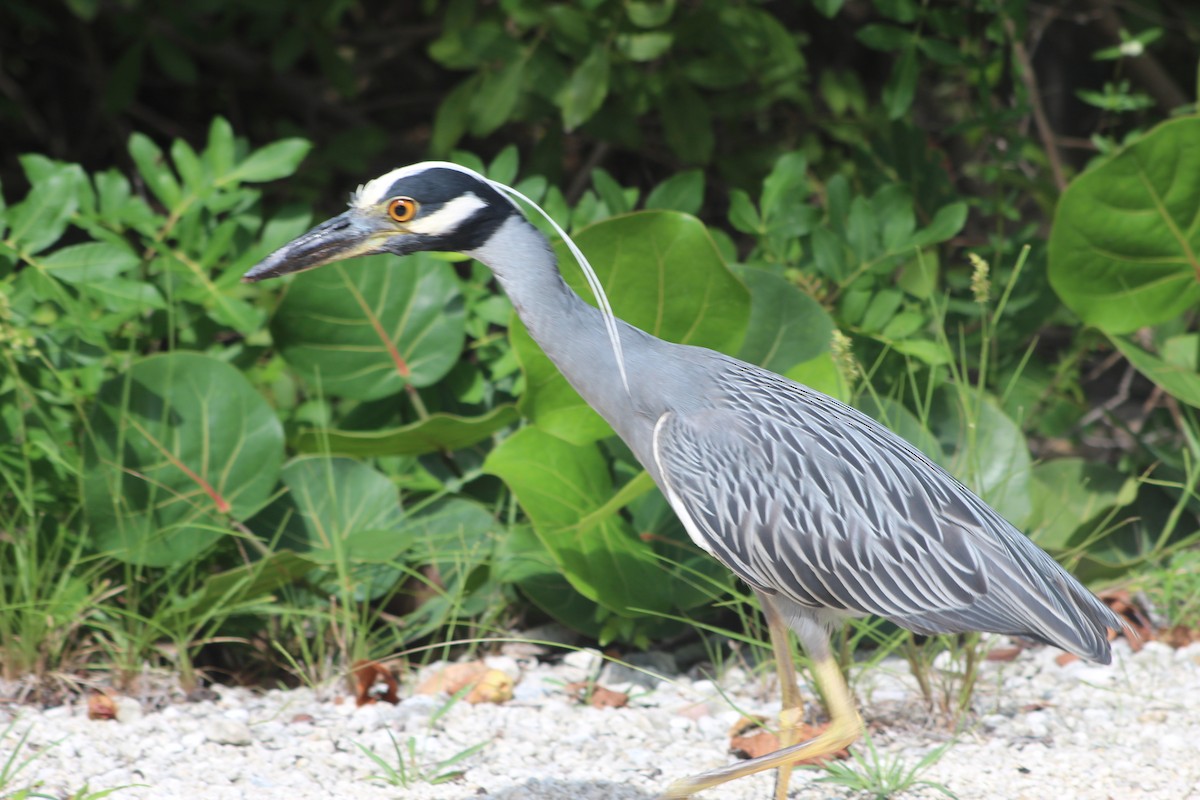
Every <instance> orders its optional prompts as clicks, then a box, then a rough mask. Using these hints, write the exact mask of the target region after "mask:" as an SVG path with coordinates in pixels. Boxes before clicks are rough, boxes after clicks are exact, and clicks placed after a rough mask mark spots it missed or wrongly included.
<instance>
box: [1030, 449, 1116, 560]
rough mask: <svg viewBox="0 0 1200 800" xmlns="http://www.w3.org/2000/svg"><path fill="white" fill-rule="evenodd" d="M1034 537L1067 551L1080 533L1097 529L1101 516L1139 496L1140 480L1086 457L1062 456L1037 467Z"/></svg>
mask: <svg viewBox="0 0 1200 800" xmlns="http://www.w3.org/2000/svg"><path fill="white" fill-rule="evenodd" d="M1030 488H1031V489H1032V500H1033V510H1032V513H1031V514H1030V517H1029V528H1030V534H1029V536H1030V538H1031V539H1033V541H1035V542H1037V544H1038V545H1039V546H1040V547H1043V548H1045V549H1047V550H1050V551H1051V552H1055V551H1058V552H1061V551H1063V550H1067V549H1069V548H1070V547H1071V545H1072V544H1073V543H1074V542H1075V539H1076V537H1077V535H1082V536H1086V535H1089V534H1091V533H1093V532H1094V530H1095V527H1096V523H1097V522H1098V521H1099V520H1098V518H1099V517H1101V516H1103V515H1104V514H1106V513H1107V512H1108V511H1110V510H1111V509H1113V508H1120V507H1122V506H1127V505H1129V504H1130V503H1132V502H1133V500H1134V498H1135V497H1137V481H1135V480H1134V479H1133V478H1130V477H1129V476H1127V475H1125V474H1124V473H1122V472H1120V471H1118V470H1116V469H1114V468H1113V467H1110V466H1108V465H1107V464H1100V463H1096V462H1089V461H1085V460H1084V459H1082V458H1058V459H1055V460H1053V461H1047V462H1045V463H1043V464H1038V465H1036V466H1035V467H1033V483H1032V485H1031V487H1030Z"/></svg>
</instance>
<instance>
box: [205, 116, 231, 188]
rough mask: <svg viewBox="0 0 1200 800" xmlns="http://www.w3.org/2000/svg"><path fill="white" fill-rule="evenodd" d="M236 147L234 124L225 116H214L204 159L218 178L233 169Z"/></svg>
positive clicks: (221, 177)
mask: <svg viewBox="0 0 1200 800" xmlns="http://www.w3.org/2000/svg"><path fill="white" fill-rule="evenodd" d="M235 157H236V148H235V146H234V141H233V126H232V125H230V124H229V121H228V120H226V119H225V118H224V117H213V121H212V124H211V125H209V126H208V147H207V148H205V150H204V160H205V161H207V162H208V169H209V171H210V172H211V173H212V174H213V176H214V177H215V178H216V179H217V180H221V179H223V178H224V177H225V175H226V174H228V173H229V171H230V170H232V169H233V166H234V159H235Z"/></svg>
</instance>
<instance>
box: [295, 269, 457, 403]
mask: <svg viewBox="0 0 1200 800" xmlns="http://www.w3.org/2000/svg"><path fill="white" fill-rule="evenodd" d="M465 316H466V314H465V311H464V310H463V302H462V296H461V294H460V291H459V285H458V279H457V278H456V277H455V275H454V270H453V268H452V267H451V266H450V264H448V263H446V262H445V261H441V260H438V259H436V258H433V257H432V256H429V255H426V254H418V255H415V256H409V257H407V258H404V259H396V258H393V257H391V256H371V257H368V258H359V259H354V260H352V261H346V262H339V263H337V264H331V265H330V266H327V267H324V268H322V269H318V270H313V271H311V272H306V273H303V274H301V275H297V276H296V278H295V280H294V281H293V282H292V284H291V285H290V286H289V287H288V290H287V294H286V295H285V296H284V298H283V301H282V302H281V303H280V304H279V308H278V310H277V311H276V312H275V316H274V318H272V320H271V334H272V336H273V337H274V338H275V342H276V344H277V345H278V346H279V351H280V353H281V354H282V355H283V357H284V358H285V359H286V360H287V362H288V363H289V364H291V365H292V367H294V368H295V369H296V371H297V372H299V373H300V374H302V375H304V376H305V377H307V378H310V379H312V380H314V381H315V382H319V383H320V386H321V390H322V391H323V392H326V393H328V394H332V395H336V396H339V397H350V398H354V399H356V400H375V399H378V398H380V397H387V396H388V395H392V394H395V393H397V392H399V391H401V390H402V389H403V388H404V385H405V384H406V383H411V384H412V385H414V386H429V385H431V384H433V383H436V382H437V381H438V380H440V379H441V378H442V377H443V376H444V375H445V374H446V373H447V372H449V371H450V369H451V367H453V366H454V364H455V362H456V361H458V357H459V354H460V352H461V351H462V346H463V340H464V336H465V333H464V320H465Z"/></svg>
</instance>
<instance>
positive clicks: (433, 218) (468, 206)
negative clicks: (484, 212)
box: [408, 192, 487, 236]
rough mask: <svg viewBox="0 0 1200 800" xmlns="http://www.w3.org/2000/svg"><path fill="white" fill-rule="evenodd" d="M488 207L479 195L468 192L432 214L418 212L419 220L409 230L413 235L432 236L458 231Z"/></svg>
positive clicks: (409, 226)
mask: <svg viewBox="0 0 1200 800" xmlns="http://www.w3.org/2000/svg"><path fill="white" fill-rule="evenodd" d="M486 206H487V203H485V202H484V201H483V200H481V199H480V198H479V197H478V196H477V195H475V194H472V193H470V192H468V193H467V194H464V195H461V196H459V197H456V198H454V199H453V200H451V201H450V202H449V203H446V204H445V205H443V206H442V207H441V208H439V209H438V210H437V211H434V212H433V213H432V214H421V213H420V212H418V214H417V218H416V219H414V220H413V221H412V222H410V223H408V230H409V231H410V232H411V233H423V234H427V235H431V236H434V235H438V234H443V233H449V232H450V231H453V230H457V229H458V227H459V226H460V225H462V224H463V223H464V222H466V221H467V220H469V219H470V218H471V217H473V216H475V213H476V212H477V211H479V210H480V209H481V208H485V207H486Z"/></svg>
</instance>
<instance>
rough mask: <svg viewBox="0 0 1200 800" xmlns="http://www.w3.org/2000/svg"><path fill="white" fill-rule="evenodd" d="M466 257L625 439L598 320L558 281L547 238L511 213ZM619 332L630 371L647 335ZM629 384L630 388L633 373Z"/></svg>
mask: <svg viewBox="0 0 1200 800" xmlns="http://www.w3.org/2000/svg"><path fill="white" fill-rule="evenodd" d="M466 254H467V255H469V256H471V257H472V258H476V259H478V260H479V261H481V262H483V263H484V264H485V265H487V266H488V268H490V269H491V270H492V273H493V274H494V275H495V276H496V279H497V280H498V281H500V285H501V286H502V287H503V288H504V291H505V293H506V294H507V295H508V297H509V299H510V300H512V304H513V306H514V307H515V308H516V310H517V314H518V315H520V317H521V321H522V322H524V323H525V327H526V328H528V329H529V334H530V336H532V337H533V340H534V341H535V342H537V343H538V346H539V347H541V348H542V350H543V351H544V352H545V353H546V355H547V356H549V357H550V360H551V361H553V362H554V365H555V366H556V367H558V369H559V371H560V372H561V373H562V374H563V376H564V377H566V379H567V381H568V382H570V384H571V385H572V386H573V387H575V391H577V392H579V394H580V395H581V396H582V397H583V399H584V400H586V401H587V403H588V405H590V406H592V408H594V409H596V411H598V412H600V415H601V416H603V417H604V418H605V419H606V420H608V422H609V424H611V425H612V426H613V428H614V429H616V431H617V433H619V434H620V435H621V436H622V438H625V439H626V440H627V441H628V439H629V437H628V434H630V433H632V431H631V429H630V426H631V424H633V419H632V418H633V414H632V409H631V400H630V398H629V396H628V395H627V394H626V392H625V387H624V386H623V385H622V383H621V377H620V375H619V373H618V372H617V367H616V359H615V357H614V355H613V349H612V343H611V342H610V341H609V339H608V336H607V334H606V333H605V329H604V320H603V317H602V316H601V313H600V311H599V309H597V308H594V307H592V306H591V305H589V304H587V303H586V302H584V300H583V298H581V297H580V296H579V295H577V294H576V293H575V292H574V290H572V289H571V287H569V286H567V284H566V282H565V281H564V280H563V279H562V275H560V274H559V271H558V264H557V260H556V259H555V257H554V251H553V250H551V248H550V244H549V242H547V241H546V237H544V236H543V235H542V234H541V233H540V232H539V231H538V230H537V229H536V228H534V227H533V226H532V225H530V224H529V223H528V222H527V221H526V220H524V219H523V218H521V217H519V216H515V215H514V216H512V217H509V218H508V219H507V220H505V221H504V223H503V224H502V225H501V226H500V227H499V228H498V229H497V230H496V232H495V233H494V234H492V236H491V237H490V238H489V239H488V240H487V241H486V242H484V244H483V245H482V246H481V247H479V248H476V249H475V250H472V251H469V252H467V253H466ZM618 331H619V332H620V335H621V340H622V343H623V346H624V347H625V348H626V354H627V363H626V366H627V369H630V368H632V366H633V364H632V363H631V361H630V359H628V354H629V352H630V350H631V349H635V348H634V347H632V346H633V345H635V344H638V343H642V344H644V342H636V341H633V340H637V339H643V340H644V339H650V338H651V337H649V336H648V335H647V334H645V333H643V332H641V331H639V330H637V329H636V328H633V327H631V326H629V325H627V324H626V323H624V322H619V321H618ZM626 342H628V343H629V344H625V343H626ZM638 360H639V359H636V358H634V359H632V361H638ZM629 380H630V385H631V386H632V385H635V383H634V381H635V375H634V374H633V372H630V373H629Z"/></svg>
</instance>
